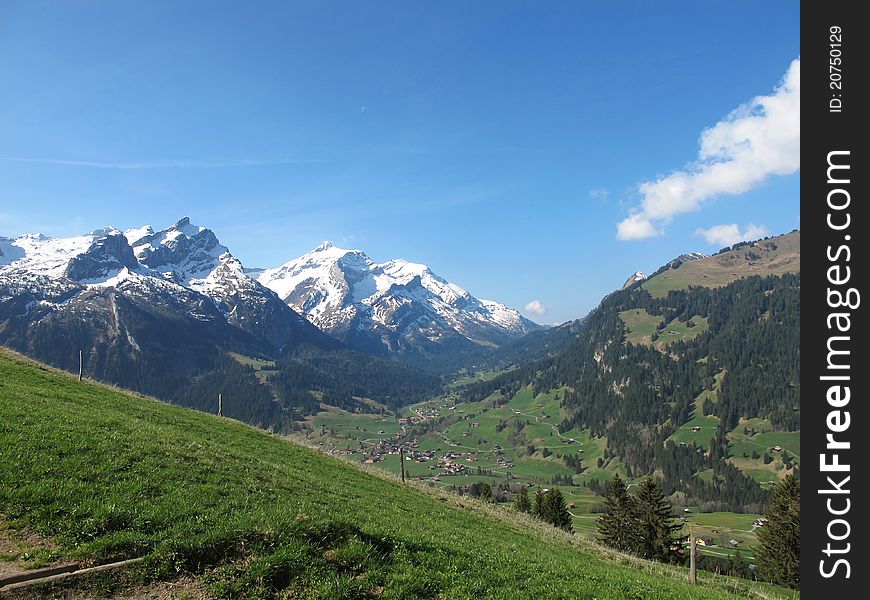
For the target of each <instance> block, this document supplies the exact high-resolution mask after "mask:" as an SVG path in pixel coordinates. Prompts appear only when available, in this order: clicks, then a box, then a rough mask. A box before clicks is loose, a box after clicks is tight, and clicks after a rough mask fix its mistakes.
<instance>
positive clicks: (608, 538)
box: [598, 473, 637, 552]
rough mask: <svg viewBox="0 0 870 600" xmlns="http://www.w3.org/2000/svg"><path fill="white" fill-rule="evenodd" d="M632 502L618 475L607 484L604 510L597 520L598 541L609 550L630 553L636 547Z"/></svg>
mask: <svg viewBox="0 0 870 600" xmlns="http://www.w3.org/2000/svg"><path fill="white" fill-rule="evenodd" d="M633 504H634V500H633V498H632V497H631V496H629V494H628V488H627V487H626V485H625V482H624V481H623V480H622V478H621V477H620V476H619V473H617V474H616V475H614V476H613V479H611V480H610V483H608V484H607V493H606V495H605V496H604V506H605V508H606V510H605V512H604V514H603V515H601V516H600V517H599V518H598V536H599V540H600V541H601V542H603V543H604V544H606V545H608V546H610V547H611V548H616V549H617V550H622V551H623V552H631V551H633V550H634V549H635V547H636V540H637V535H636V527H635V525H636V523H635V520H634V511H633V510H632V509H633Z"/></svg>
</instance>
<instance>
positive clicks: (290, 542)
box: [0, 350, 783, 599]
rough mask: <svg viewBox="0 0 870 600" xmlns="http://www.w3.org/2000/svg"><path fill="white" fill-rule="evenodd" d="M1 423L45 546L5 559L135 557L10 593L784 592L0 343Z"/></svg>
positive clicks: (31, 523)
mask: <svg viewBox="0 0 870 600" xmlns="http://www.w3.org/2000/svg"><path fill="white" fill-rule="evenodd" d="M0 423H3V429H2V432H3V433H2V443H0V515H2V517H0V518H2V521H3V528H2V532H0V535H2V536H4V538H5V539H7V540H10V539H12V538H16V539H19V540H25V541H20V542H19V543H18V544H19V545H18V546H14V547H16V548H22V547H24V546H26V545H27V544H28V543H29V544H31V545H35V544H36V540H41V542H40V547H41V548H43V549H42V550H39V551H35V550H34V551H33V553H31V552H30V551H25V550H22V551H16V552H18V553H17V554H16V553H15V552H12V553H9V556H4V561H5V563H4V564H8V563H10V561H11V563H12V564H15V565H20V566H22V567H23V568H27V567H33V566H46V565H54V564H68V563H70V562H75V563H79V564H80V565H82V566H90V565H100V564H103V563H110V562H113V561H122V560H128V559H140V560H139V561H137V562H133V563H126V564H125V565H124V566H123V567H122V568H120V569H118V570H113V571H104V572H97V573H92V574H86V575H81V576H76V577H69V578H65V579H61V580H58V581H54V582H49V583H44V584H40V585H35V586H30V587H26V588H21V589H16V590H7V591H5V592H4V594H5V595H8V597H10V598H41V597H46V596H64V595H69V596H74V597H87V596H93V595H112V594H132V595H135V593H141V594H145V593H147V590H149V589H176V590H178V589H181V590H184V593H185V594H188V595H193V594H194V593H197V594H203V595H206V594H207V595H210V596H212V597H217V598H262V597H275V596H278V595H283V596H287V597H295V596H299V597H322V598H365V597H377V598H402V599H407V598H479V597H487V598H516V597H536V598H565V597H574V598H581V597H593V596H594V597H597V598H614V599H623V598H662V599H665V598H667V599H675V598H687V599H688V598H696V597H698V594H699V593H701V592H700V590H703V592H702V593H703V596H704V597H705V598H723V599H724V598H778V597H783V596H782V595H781V593H780V592H779V591H778V589H777V588H774V587H770V586H766V585H764V584H758V583H752V582H748V581H741V580H735V579H729V578H724V577H721V576H719V577H716V576H712V575H702V576H701V578H700V580H699V583H698V587H694V588H693V587H692V586H690V585H689V584H688V581H687V572H686V570H685V569H684V568H682V567H675V566H667V565H660V564H657V563H652V562H648V561H643V560H640V559H637V558H632V557H630V556H628V555H622V554H618V553H614V552H611V551H608V550H606V549H604V548H603V547H600V546H597V545H595V544H592V543H589V542H585V541H583V539H582V538H578V537H577V536H572V535H570V534H568V533H566V532H561V531H560V530H558V529H555V528H552V527H550V526H549V525H543V524H541V525H538V524H536V523H537V521H536V520H535V519H533V518H531V517H525V516H523V515H518V514H517V513H516V512H514V511H512V510H501V509H498V508H496V507H494V506H493V505H492V504H489V503H481V502H477V501H475V500H471V499H459V498H457V497H455V496H453V495H449V494H444V493H440V492H438V491H435V490H430V489H427V488H425V487H421V486H418V485H402V484H401V483H399V482H398V480H396V479H394V478H390V477H388V476H385V475H383V474H380V475H379V474H377V472H366V471H364V470H361V469H360V468H359V467H355V466H352V465H350V464H347V463H346V462H342V461H340V460H337V459H335V458H331V457H328V456H324V455H323V454H321V453H319V452H316V451H314V450H311V449H308V448H306V447H303V446H300V445H297V444H295V443H291V442H289V441H287V440H286V439H282V438H280V437H277V436H275V435H271V434H268V433H265V432H263V431H260V430H257V429H254V428H251V427H249V426H246V425H244V424H242V423H239V422H237V421H234V420H231V419H226V418H219V417H215V416H210V415H206V414H202V413H199V412H195V411H190V410H187V409H184V408H180V407H175V406H172V405H168V404H164V403H161V402H158V401H155V400H152V399H149V398H146V397H143V396H140V395H137V394H133V393H128V392H123V391H119V390H116V389H112V388H108V387H106V386H104V385H101V384H98V383H92V382H89V381H85V382H79V381H77V379H76V377H74V376H71V375H69V374H66V373H63V372H60V371H56V370H54V369H52V368H50V367H47V366H44V365H41V364H38V363H34V362H32V361H30V360H29V359H26V358H23V357H22V356H20V355H17V354H14V353H11V352H8V351H5V350H2V351H0ZM27 540H29V541H27ZM22 545H23V546H22ZM10 547H12V546H10ZM161 586H162V587H161ZM167 586H169V587H167ZM172 586H177V587H172ZM131 590H132V591H131ZM137 590H138V592H136V591H137ZM143 590H145V592H143Z"/></svg>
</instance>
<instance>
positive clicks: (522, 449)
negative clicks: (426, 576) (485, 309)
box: [305, 232, 800, 577]
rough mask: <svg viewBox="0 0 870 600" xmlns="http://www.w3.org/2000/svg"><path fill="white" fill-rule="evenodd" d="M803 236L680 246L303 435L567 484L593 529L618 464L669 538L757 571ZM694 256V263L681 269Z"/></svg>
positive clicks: (515, 485) (530, 482) (521, 487)
mask: <svg viewBox="0 0 870 600" xmlns="http://www.w3.org/2000/svg"><path fill="white" fill-rule="evenodd" d="M799 236H800V234H799V232H793V233H790V234H787V235H784V236H779V237H773V238H768V239H765V240H759V241H757V242H751V243H740V244H737V245H735V246H734V247H733V248H728V249H724V250H723V251H721V252H719V253H718V254H716V255H713V256H706V255H702V254H699V253H693V254H686V255H683V256H681V257H678V258H677V259H675V260H673V261H670V262H669V263H668V264H667V265H665V266H664V267H662V268H661V269H659V270H658V271H656V272H655V273H654V274H652V275H651V276H650V277H648V278H646V279H642V278H637V279H636V280H635V281H633V282H631V283H630V285H629V286H628V287H626V288H624V289H621V290H617V291H615V292H613V293H612V294H610V295H608V296H607V297H605V298H604V299H603V300H602V301H601V303H600V305H599V306H598V307H597V308H596V309H595V310H593V311H592V312H591V313H590V314H589V315H588V316H587V317H585V318H584V319H582V320H579V321H576V322H573V323H569V324H566V325H564V326H562V327H561V328H553V329H550V330H546V331H539V332H534V333H532V334H529V335H528V336H526V337H525V338H522V339H521V340H519V341H517V342H513V343H512V344H510V345H506V346H505V347H503V348H502V349H501V350H500V353H501V356H502V357H503V358H504V359H505V360H502V361H501V362H497V363H494V364H490V365H485V366H483V367H481V368H479V369H477V370H474V371H469V370H466V371H464V372H462V373H460V375H459V376H458V377H457V379H456V380H455V381H454V382H453V383H451V384H450V385H448V386H447V388H446V390H445V394H443V395H442V396H440V397H436V398H433V399H430V400H427V401H425V402H421V403H416V404H412V405H410V406H408V407H406V408H404V409H402V410H401V411H400V412H399V413H398V414H396V415H395V416H391V415H388V414H385V415H380V416H378V417H377V418H362V419H361V418H360V417H359V415H353V414H348V413H341V412H336V411H329V412H322V413H319V414H317V415H314V416H312V417H311V418H310V419H309V421H308V422H309V427H310V429H309V431H308V432H306V434H305V435H306V436H307V437H308V439H309V440H310V441H311V442H313V443H316V444H321V445H322V446H323V447H325V448H330V449H332V451H333V452H336V453H340V454H343V455H345V456H347V457H349V458H351V459H354V460H358V461H360V462H371V463H374V464H376V465H378V466H380V467H382V468H385V469H387V470H390V471H393V472H395V473H398V472H399V467H400V465H399V461H398V459H397V458H396V457H395V455H394V454H393V451H395V450H397V449H398V448H400V447H404V448H406V449H407V450H408V452H409V456H410V458H411V460H410V461H409V462H407V464H406V467H405V470H406V473H407V474H408V475H409V476H410V477H412V478H414V479H416V480H421V481H426V482H428V483H430V484H432V485H435V486H438V487H441V488H443V489H448V490H451V491H454V492H455V493H457V494H460V495H462V496H480V495H481V492H482V490H487V492H488V493H487V494H486V498H488V499H490V500H491V501H493V502H496V503H509V502H512V503H515V504H516V505H517V506H518V508H519V510H520V511H525V510H526V507H527V506H528V507H529V510H530V511H534V501H535V499H536V498H537V497H538V492H542V491H543V490H546V489H551V488H555V487H558V488H559V489H560V493H561V494H563V495H564V498H565V500H566V503H567V505H568V512H569V514H570V515H571V520H572V522H571V525H572V528H573V530H574V531H575V532H577V533H578V534H579V535H583V536H586V537H589V538H597V537H599V532H598V530H597V526H596V525H597V523H596V521H597V519H598V518H600V516H601V515H602V513H605V512H606V496H607V494H608V489H609V488H610V486H612V485H613V483H614V478H615V476H617V475H618V476H620V477H621V478H622V480H623V482H624V483H623V485H625V486H626V487H630V488H635V487H636V486H640V485H641V484H643V483H644V482H645V481H646V480H647V479H648V478H649V477H653V481H654V483H655V485H656V486H657V488H658V490H659V491H660V493H661V498H663V499H664V500H665V502H666V503H667V504H668V505H669V506H671V507H672V509H673V511H674V513H675V516H676V520H675V522H674V523H673V524H674V525H676V526H678V527H679V529H674V530H673V532H674V539H683V540H685V539H687V538H688V536H689V534H690V533H694V534H695V535H697V536H702V537H703V538H704V540H705V543H704V544H703V545H702V547H701V552H702V553H703V559H702V560H700V561H699V565H700V567H701V568H709V569H711V570H714V571H718V572H731V573H738V574H740V575H741V576H746V577H755V576H757V571H756V570H755V568H756V567H757V564H758V561H757V557H756V556H755V550H756V549H758V548H759V547H760V542H759V536H760V534H761V532H763V531H764V527H765V526H766V525H765V521H764V517H763V515H764V514H765V513H766V511H767V510H768V508H769V506H770V502H771V498H772V490H773V488H774V486H775V485H776V483H777V482H779V481H781V480H783V479H784V478H785V477H787V476H789V475H792V474H795V475H796V474H798V472H799V465H800V411H799V406H800V404H799V399H800V388H799V386H798V376H799V368H800V356H799V354H798V353H796V352H795V348H797V347H798V341H799V317H800V272H799V267H800V262H799ZM722 261H726V262H727V264H728V265H730V267H729V268H730V269H731V271H730V272H728V273H725V272H724V271H723V268H724V267H723V263H722ZM689 265H691V268H692V269H694V270H695V273H696V275H693V276H692V277H688V276H683V278H682V279H677V277H676V275H675V273H678V272H680V271H682V270H683V269H686V267H687V266H689ZM685 273H688V271H685ZM716 273H718V275H717V279H716V282H715V285H710V281H709V279H710V277H709V275H711V274H716ZM705 275H708V276H707V277H705ZM650 284H655V285H656V286H658V287H657V288H656V289H657V290H658V292H662V293H655V294H654V293H652V292H651V291H650V290H649V289H647V286H648V285H650ZM668 286H669V287H668ZM666 287H668V289H666V290H665V288H666ZM548 336H554V338H551V340H550V341H554V343H553V344H550V345H549V346H548V342H547V339H548ZM555 340H558V343H555ZM511 347H515V348H525V349H528V350H529V352H528V353H527V354H526V358H525V359H524V358H523V353H522V352H517V353H516V354H515V355H514V356H512V357H511V356H510V355H509V354H507V351H508V350H509V349H510V348H511ZM494 356H497V355H494ZM484 484H485V485H484ZM524 495H525V496H526V497H527V498H528V501H529V502H528V504H526V501H525V500H523V496H524ZM633 496H634V493H633V491H632V494H631V497H633ZM541 499H543V496H541ZM659 508H660V509H661V511H662V512H664V509H665V508H666V506H665V504H664V503H663V502H660V503H659ZM626 518H628V517H626ZM623 534H624V535H629V532H627V531H626V532H623ZM626 539H629V538H626ZM617 547H619V546H617ZM636 547H637V546H636V543H635V542H630V540H629V542H627V545H626V546H624V549H625V550H626V551H633V549H634V548H636Z"/></svg>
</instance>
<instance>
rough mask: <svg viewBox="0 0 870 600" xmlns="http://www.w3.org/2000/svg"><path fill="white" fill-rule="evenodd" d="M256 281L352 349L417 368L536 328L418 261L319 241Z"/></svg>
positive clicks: (519, 335)
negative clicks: (382, 257)
mask: <svg viewBox="0 0 870 600" xmlns="http://www.w3.org/2000/svg"><path fill="white" fill-rule="evenodd" d="M257 281H258V282H260V283H261V284H263V285H264V286H266V287H268V288H270V289H272V290H273V291H275V292H276V293H277V294H278V296H279V297H280V298H281V299H282V300H284V302H286V303H287V305H288V306H290V307H291V308H293V309H294V310H296V311H297V312H299V313H300V314H303V315H305V316H306V317H307V318H308V319H309V320H310V321H311V322H312V323H314V324H315V325H317V326H318V327H320V328H321V329H322V330H324V331H326V332H328V333H330V334H331V335H333V336H335V337H336V338H338V339H340V340H342V341H343V342H345V343H346V344H347V345H349V346H350V347H353V348H357V349H360V350H364V351H367V352H371V353H374V354H377V355H381V356H390V355H400V356H403V357H404V359H405V360H409V361H411V362H414V363H417V364H425V363H426V362H427V361H432V360H436V361H437V360H438V358H439V357H440V356H442V355H444V354H445V353H450V354H451V355H453V356H457V355H458V356H462V355H467V354H471V353H474V352H476V351H480V350H481V349H482V348H484V349H494V348H496V347H498V346H500V345H502V344H504V343H506V342H509V341H511V340H514V339H517V338H519V337H522V336H523V335H525V334H526V333H529V332H531V331H535V330H537V329H540V326H539V325H537V324H535V323H533V322H532V321H530V320H528V319H526V318H524V317H522V316H521V315H520V313H519V312H518V311H516V310H514V309H510V308H507V307H506V306H504V305H503V304H499V303H498V302H494V301H492V300H478V299H477V298H475V297H474V296H472V295H471V294H469V293H468V292H467V291H465V290H464V289H463V288H461V287H459V286H458V285H456V284H454V283H450V282H448V281H446V280H445V279H443V278H441V277H439V276H438V275H436V274H435V273H433V272H432V270H431V269H429V267H427V266H426V265H423V264H417V263H412V262H408V261H406V260H402V259H394V260H390V261H387V262H385V263H376V262H374V261H373V260H372V259H371V258H369V257H368V256H367V255H366V254H365V253H363V252H362V251H360V250H345V249H342V248H338V247H336V246H333V245H332V244H331V243H330V242H324V243H323V244H321V245H319V246H318V247H317V248H315V249H314V250H312V251H311V252H308V253H307V254H305V255H303V256H301V257H299V258H296V259H294V260H291V261H289V262H287V263H285V264H284V265H282V266H280V267H278V268H275V269H265V270H262V271H260V272H258V273H257Z"/></svg>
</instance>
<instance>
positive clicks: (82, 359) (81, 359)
mask: <svg viewBox="0 0 870 600" xmlns="http://www.w3.org/2000/svg"><path fill="white" fill-rule="evenodd" d="M84 371H85V353H84V352H83V351H81V350H79V381H81V380H82V375H83V374H84Z"/></svg>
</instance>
